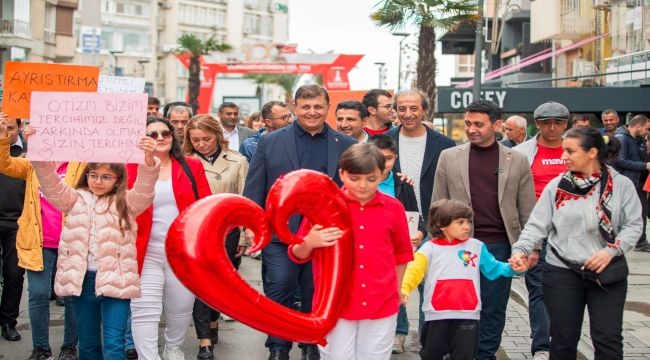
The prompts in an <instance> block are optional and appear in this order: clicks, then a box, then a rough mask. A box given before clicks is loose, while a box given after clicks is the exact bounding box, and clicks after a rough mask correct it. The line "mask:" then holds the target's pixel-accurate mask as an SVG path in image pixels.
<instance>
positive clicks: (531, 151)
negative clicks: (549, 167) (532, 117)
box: [512, 134, 539, 165]
mask: <svg viewBox="0 0 650 360" xmlns="http://www.w3.org/2000/svg"><path fill="white" fill-rule="evenodd" d="M538 137H539V134H537V135H535V136H533V137H532V138H530V139H529V140H526V141H524V142H522V143H521V144H519V145H517V146H515V147H513V148H512V149H513V150H516V151H518V152H520V153H522V154H524V155H526V158H527V159H528V163H529V164H531V165H532V163H533V160H535V155H536V154H537V149H538V148H537V138H538Z"/></svg>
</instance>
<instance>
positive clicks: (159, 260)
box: [128, 116, 210, 360]
mask: <svg viewBox="0 0 650 360" xmlns="http://www.w3.org/2000/svg"><path fill="white" fill-rule="evenodd" d="M173 134H174V127H173V126H172V125H171V124H170V123H169V121H168V120H167V119H165V118H162V117H157V116H149V117H148V118H147V128H146V136H148V137H150V138H153V139H154V140H156V149H155V150H154V155H155V156H156V157H158V158H159V159H160V176H159V178H158V181H157V182H156V186H155V192H154V200H153V204H152V205H151V206H150V207H149V208H148V209H147V210H145V211H144V212H143V213H142V214H141V215H140V216H138V217H137V218H136V221H137V224H138V237H137V242H136V245H137V250H138V269H139V270H140V277H141V280H140V282H141V292H142V295H141V296H140V297H139V298H135V299H133V300H132V301H131V313H132V322H131V329H132V332H133V340H134V342H135V347H136V350H137V352H138V356H139V359H145V360H157V359H159V356H158V324H159V323H160V316H161V314H162V311H163V308H164V309H165V315H166V317H167V318H166V326H165V349H164V352H163V359H165V360H178V359H184V358H185V357H184V355H183V352H182V351H181V348H180V347H181V345H182V344H183V341H184V340H185V334H186V333H187V329H188V327H189V324H190V321H191V320H192V307H193V305H194V294H192V293H191V292H190V291H189V290H188V289H187V288H186V287H185V286H184V285H183V284H181V283H180V281H179V280H178V279H177V278H176V276H175V275H174V273H173V271H172V269H171V268H170V267H169V263H168V261H167V257H166V255H165V239H166V238H167V231H168V230H169V226H170V225H171V223H172V221H174V219H175V218H176V217H177V216H178V214H180V213H181V212H182V211H183V210H185V208H187V207H188V206H189V205H191V204H192V203H193V202H194V201H196V200H198V199H200V198H202V197H205V196H208V195H210V186H209V184H208V181H207V179H206V177H205V172H204V169H203V165H201V162H200V161H199V160H198V159H194V158H186V157H185V156H183V153H182V150H181V146H180V144H179V143H178V142H177V141H176V139H175V138H174V136H173ZM136 176H137V167H136V166H135V165H129V166H128V179H129V186H131V185H132V184H133V181H134V180H135V179H136Z"/></svg>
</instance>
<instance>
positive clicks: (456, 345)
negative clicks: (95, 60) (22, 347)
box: [0, 85, 650, 360]
mask: <svg viewBox="0 0 650 360" xmlns="http://www.w3.org/2000/svg"><path fill="white" fill-rule="evenodd" d="M329 106H330V99H329V95H328V93H327V91H326V90H325V89H324V88H323V87H321V86H319V85H304V86H301V87H300V88H298V90H297V91H296V93H295V97H294V102H293V103H292V104H286V103H284V102H282V101H270V102H268V103H266V104H264V105H263V106H262V107H261V109H259V110H260V111H259V112H256V113H254V114H252V115H251V116H250V117H248V118H247V119H245V121H243V122H242V121H241V119H240V114H239V108H238V106H237V104H234V103H231V102H224V103H222V104H220V106H219V107H218V113H217V114H216V116H212V115H210V114H195V113H194V109H193V108H192V107H191V106H190V105H189V104H187V103H185V102H182V101H179V102H173V103H170V104H167V105H165V106H164V107H163V108H162V109H161V104H160V102H159V101H158V100H157V99H156V98H150V100H149V106H148V110H147V121H146V132H145V136H144V137H143V138H142V139H141V140H140V143H139V148H140V149H141V150H142V151H143V152H144V154H145V157H144V158H145V162H144V163H143V164H139V165H136V164H112V163H111V164H107V163H77V162H56V163H54V162H52V163H49V162H30V161H29V160H28V159H27V158H26V157H25V152H26V147H27V144H28V140H29V137H30V136H38V129H34V128H33V127H31V126H29V125H26V126H24V125H25V124H23V122H22V120H21V119H17V118H10V117H7V116H6V115H4V114H0V188H2V189H3V194H4V195H3V201H2V203H1V204H0V238H1V240H2V243H1V246H2V276H3V284H4V285H3V289H2V298H1V301H0V329H1V334H2V336H3V337H4V338H5V339H6V340H9V341H20V340H21V334H20V333H19V332H18V330H17V329H16V323H17V321H16V319H17V317H18V312H19V304H20V300H21V296H22V291H23V283H24V275H25V273H26V274H27V280H28V289H27V290H28V299H27V303H28V311H29V320H30V329H31V332H32V342H33V351H32V354H31V355H27V354H25V356H26V357H27V356H29V359H30V360H49V359H53V358H54V351H53V348H52V346H51V345H52V344H50V341H49V316H50V313H49V302H50V300H51V299H52V298H53V294H56V295H57V296H60V297H62V300H63V301H62V305H63V306H65V321H64V328H65V331H64V338H63V342H62V344H60V345H61V349H60V351H59V356H58V359H63V360H72V359H83V360H86V359H87V360H96V359H110V360H114V359H115V360H119V359H147V360H156V359H160V358H161V355H160V354H159V350H158V344H159V342H160V343H163V344H164V346H163V351H162V359H165V360H178V359H185V356H186V354H184V353H183V351H182V349H181V345H182V344H183V343H184V342H185V341H186V337H187V330H188V329H189V327H190V323H191V322H193V323H194V327H195V330H196V336H197V342H198V352H197V354H196V357H197V360H210V359H214V356H215V355H214V354H215V351H217V350H216V348H215V346H216V345H218V342H219V322H218V319H219V317H220V316H225V315H222V314H220V313H219V312H218V310H217V309H212V308H210V307H209V306H208V305H206V304H205V303H203V302H202V301H201V299H198V298H195V296H194V294H192V293H191V292H190V291H189V290H188V289H187V288H186V287H185V286H184V285H183V284H182V283H181V281H179V279H178V278H177V277H176V276H175V274H174V272H173V271H172V269H171V268H170V266H169V261H168V259H167V256H166V254H165V240H166V236H167V232H168V230H169V227H170V225H171V223H172V222H173V220H174V219H175V218H176V217H177V216H178V215H179V214H180V213H181V212H183V210H185V209H186V208H187V207H188V206H190V205H191V204H192V203H194V202H195V201H197V200H199V199H201V198H204V197H207V196H210V195H212V194H220V193H231V194H240V195H243V196H245V197H247V198H249V199H251V200H252V201H254V202H255V203H257V204H258V205H260V206H261V207H262V208H264V206H265V204H266V198H267V195H268V192H269V189H270V188H271V186H272V185H273V183H274V182H275V181H276V180H277V179H278V178H280V177H281V176H282V175H284V174H286V173H288V172H291V171H294V170H298V169H310V170H314V171H318V172H321V173H324V174H327V175H328V176H329V177H330V178H331V179H332V180H333V181H334V182H335V183H337V184H338V185H339V186H341V188H342V194H343V195H344V196H345V198H346V201H347V203H348V207H349V209H350V216H351V220H352V232H353V235H354V236H353V242H354V256H355V270H354V271H353V274H351V276H352V278H353V286H352V290H351V292H350V296H349V299H348V302H347V303H346V305H345V306H344V308H343V311H342V315H341V318H340V319H339V320H338V322H337V324H336V326H335V328H334V329H333V330H332V331H331V332H330V334H329V335H328V336H327V338H326V340H327V345H326V346H317V345H315V344H311V343H300V344H298V347H299V348H300V349H301V354H302V359H305V360H314V359H336V360H339V359H373V360H374V359H388V358H390V356H391V354H395V353H402V352H404V351H405V337H406V335H407V334H408V332H409V321H408V317H407V316H406V310H405V307H404V305H406V303H407V302H408V301H409V298H410V297H411V292H412V291H414V290H415V289H418V292H419V308H420V312H419V323H418V327H417V328H418V332H419V337H420V342H421V345H422V346H421V350H420V355H421V357H422V359H443V358H451V359H481V360H482V359H496V353H497V350H498V349H499V346H500V343H501V336H502V333H503V329H504V326H505V323H506V307H507V303H508V299H509V293H510V286H511V279H512V277H514V276H524V277H525V283H526V286H527V288H528V293H529V316H530V335H531V338H532V343H531V355H533V357H534V359H537V360H544V359H549V358H551V359H575V358H576V353H577V344H578V340H579V338H580V333H581V329H582V327H581V325H582V321H583V314H584V310H585V307H586V308H587V309H588V311H589V315H590V322H591V338H592V341H593V344H594V348H595V352H596V358H599V359H621V358H623V342H622V335H621V333H622V320H623V308H624V304H625V296H626V292H627V275H628V269H627V264H626V260H625V254H626V253H627V252H628V251H630V250H633V249H634V250H637V251H643V252H648V251H650V245H649V244H648V242H647V239H646V234H645V223H646V217H647V216H648V214H647V208H648V196H647V192H646V191H645V190H644V185H646V180H647V179H648V169H650V154H649V146H648V144H649V143H648V142H650V138H647V137H648V136H649V135H648V130H649V128H650V122H648V119H647V118H646V117H645V116H644V115H636V116H633V117H630V119H629V121H628V122H627V124H621V121H620V119H619V117H618V114H617V113H616V111H614V110H612V109H608V110H605V111H603V113H602V123H603V128H600V129H599V128H597V127H596V126H594V125H596V123H597V122H596V119H595V118H592V117H590V116H586V115H581V114H576V115H574V116H573V117H571V113H570V111H569V109H568V108H567V107H566V106H564V105H563V104H561V103H558V102H553V101H549V102H546V103H543V104H541V105H540V106H539V107H538V108H537V109H536V110H535V112H534V113H533V117H532V122H531V121H529V120H527V119H526V118H525V117H524V116H522V115H518V114H514V115H512V116H510V117H508V118H507V119H502V111H501V109H500V108H499V107H498V106H497V105H496V104H495V103H493V102H491V101H487V100H475V101H473V102H472V103H471V104H469V105H468V106H467V107H466V109H465V113H464V128H465V134H466V136H467V140H468V141H467V142H465V143H463V144H460V145H457V144H456V142H454V141H453V140H452V139H450V138H449V137H447V136H445V135H444V134H442V133H440V132H438V131H436V130H434V129H433V127H432V126H431V124H427V121H428V120H427V119H428V115H429V113H430V112H431V108H430V104H429V103H428V101H427V98H426V97H425V96H424V95H423V94H422V93H421V92H420V91H417V90H404V91H400V92H397V93H396V94H391V93H389V92H387V91H385V90H381V89H373V90H370V91H368V92H367V93H366V94H365V96H364V97H363V99H362V100H361V101H356V100H347V101H343V102H340V103H338V104H336V106H335V114H334V115H335V119H336V128H333V127H331V126H330V125H329V124H328V122H327V121H326V119H327V115H328V111H329ZM529 124H530V125H529ZM533 125H534V128H536V130H537V131H532V132H535V133H536V134H535V135H533V134H531V132H530V131H529V130H530V128H531V127H533ZM504 135H505V136H504ZM648 186H649V185H646V189H647V188H648ZM594 209H595V210H594ZM405 211H408V212H414V213H419V217H418V219H417V230H415V231H409V228H408V226H407V219H406V216H405ZM323 225H324V224H311V223H309V222H308V221H307V220H305V219H302V218H301V217H299V216H296V217H292V218H291V219H290V223H289V227H290V228H291V230H292V231H294V232H295V233H298V234H300V235H301V236H302V237H303V238H304V242H303V243H302V244H299V245H291V246H289V245H287V244H285V243H283V242H281V241H280V240H279V239H277V238H276V237H273V239H272V240H271V242H270V243H269V244H268V245H267V246H266V247H265V248H264V249H263V250H262V253H261V255H260V257H261V260H262V265H261V272H262V282H263V291H264V294H265V295H266V296H267V297H269V298H270V299H272V300H273V301H275V302H277V303H279V304H282V305H284V306H286V307H290V308H295V309H297V310H299V311H303V312H310V311H311V307H312V298H313V294H314V291H315V290H316V289H314V275H315V274H316V275H317V274H318V268H319V264H318V263H317V261H316V260H314V261H312V260H311V259H312V255H313V252H314V251H318V249H319V248H321V247H328V246H333V245H334V244H336V243H337V241H339V239H340V238H341V237H342V234H343V230H344V229H339V228H336V227H324V226H323ZM254 236H255V234H254V233H253V232H252V231H250V230H248V229H244V228H241V227H236V228H235V229H233V230H232V231H231V232H230V233H229V234H228V235H227V236H226V239H225V241H224V243H225V247H226V252H227V254H228V258H229V260H230V262H231V263H232V265H233V267H234V268H235V269H237V268H238V267H239V264H240V263H241V257H242V256H243V255H244V254H246V250H247V248H248V246H249V244H250V242H251V239H252V238H253V237H254ZM163 310H164V314H165V317H166V318H165V328H164V335H163V337H164V339H159V336H158V328H159V324H160V321H161V316H162V314H163ZM57 345H59V344H57ZM265 346H266V347H267V348H268V351H269V357H268V358H269V359H270V360H288V359H289V352H290V351H291V348H292V346H293V344H292V342H291V341H288V340H286V339H281V338H276V337H273V336H268V338H267V340H266V343H265ZM187 355H189V354H187Z"/></svg>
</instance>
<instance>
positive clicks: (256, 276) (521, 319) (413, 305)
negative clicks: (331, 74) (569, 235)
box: [0, 252, 650, 360]
mask: <svg viewBox="0 0 650 360" xmlns="http://www.w3.org/2000/svg"><path fill="white" fill-rule="evenodd" d="M628 263H629V266H630V277H629V278H628V281H629V286H628V295H627V302H626V307H625V308H626V311H625V314H624V324H623V327H624V330H623V337H624V340H623V341H624V351H625V359H630V360H637V359H650V300H649V295H650V253H638V252H632V253H630V254H629V255H628ZM240 273H241V275H242V277H243V278H244V279H246V281H248V282H249V283H250V284H251V285H252V286H254V287H255V288H257V289H261V280H260V262H259V261H257V260H253V259H251V258H249V257H246V258H244V260H243V262H242V265H241V267H240ZM26 288H27V283H26V282H25V289H26ZM22 300H23V301H22V303H21V308H20V310H21V311H20V316H19V318H18V326H17V329H18V331H19V332H20V333H21V334H22V340H21V341H18V342H8V341H6V340H5V339H4V338H0V359H1V360H25V359H27V358H28V357H29V355H30V353H31V350H32V339H31V332H30V327H29V316H28V312H27V293H26V290H25V291H24V293H23V299H22ZM411 300H412V301H410V302H409V305H408V307H407V312H408V314H409V319H410V325H411V326H410V333H409V336H408V337H407V340H406V352H405V353H404V354H400V355H393V356H392V359H394V360H407V359H409V360H411V359H419V355H418V350H419V342H418V337H417V317H418V311H417V296H413V297H412V298H411ZM525 304H527V293H526V287H525V285H524V282H523V278H517V279H514V281H513V290H512V292H511V297H510V301H509V303H508V312H507V321H506V327H505V330H504V332H503V340H502V342H501V349H500V350H499V353H498V359H500V360H503V359H512V360H521V359H532V355H531V354H530V337H529V335H530V327H529V322H528V311H527V307H526V306H527V305H525ZM50 311H51V321H50V346H51V347H52V349H53V351H54V354H55V355H56V356H58V350H59V348H60V346H61V342H62V339H63V307H59V306H56V305H55V303H54V301H52V302H51V305H50ZM220 321H221V323H220V324H219V329H220V331H219V344H218V345H217V346H216V348H215V358H216V359H218V360H225V359H235V360H265V359H267V357H268V352H267V350H266V348H265V347H264V340H265V338H266V336H265V335H264V334H262V333H260V332H258V331H256V330H253V329H251V328H249V327H247V326H245V325H243V324H241V323H238V322H224V321H222V320H220ZM163 327H164V324H162V325H161V328H160V332H159V339H163V335H162V330H163ZM588 328H589V327H588V318H587V317H585V322H584V326H583V329H584V330H583V336H582V340H581V342H580V347H579V350H580V352H581V354H582V355H583V356H584V357H583V358H584V359H593V358H594V355H593V347H592V346H591V341H590V338H589V335H588V333H589V330H588ZM183 351H184V353H185V356H186V359H188V360H190V359H195V358H196V354H197V352H198V342H197V340H196V333H195V332H194V328H193V327H190V329H189V330H188V333H187V340H186V341H185V343H184V345H183ZM160 353H161V354H162V346H161V348H160ZM291 359H300V350H299V349H297V348H294V350H293V351H292V352H291ZM106 360H110V359H106Z"/></svg>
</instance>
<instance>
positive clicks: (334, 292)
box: [166, 170, 354, 345]
mask: <svg viewBox="0 0 650 360" xmlns="http://www.w3.org/2000/svg"><path fill="white" fill-rule="evenodd" d="M266 208H267V212H264V210H262V208H260V207H259V206H258V205H257V204H255V203H254V202H253V201H251V200H249V199H247V198H244V197H242V196H239V195H233V194H219V195H213V196H210V197H207V198H205V199H202V200H199V201H197V202H196V203H194V204H193V205H192V206H190V207H188V208H187V209H186V210H185V211H183V213H181V214H180V215H179V216H178V217H177V218H176V220H175V221H174V223H173V224H172V226H171V227H170V230H169V234H168V235H167V242H166V251H167V258H168V259H169V264H170V265H171V267H172V270H173V271H174V273H175V274H176V276H177V277H178V279H179V280H180V281H181V282H182V283H183V284H184V285H185V286H186V287H187V288H188V289H190V291H192V292H193V293H194V294H195V295H196V296H197V297H199V298H200V299H202V300H203V301H204V302H205V303H206V304H208V305H210V306H211V307H213V308H215V309H218V310H219V311H221V312H223V313H225V314H227V315H229V316H231V317H232V318H234V319H236V320H238V321H240V322H242V323H244V324H246V325H248V326H251V327H253V328H255V329H257V330H260V331H262V332H264V333H267V334H269V335H272V336H275V337H279V338H283V339H286V340H290V341H296V342H303V343H317V344H321V345H325V336H326V335H327V334H328V333H329V332H330V331H331V330H332V328H334V326H335V325H336V322H337V321H338V318H339V316H340V314H341V311H342V310H343V308H344V306H345V305H346V303H347V294H348V293H349V291H348V290H349V287H350V286H351V284H352V277H351V276H350V274H351V273H352V272H353V266H354V264H353V262H354V259H353V254H354V243H353V239H352V227H351V226H352V222H351V220H350V213H349V209H348V206H347V202H346V201H345V196H344V195H343V193H342V192H341V190H340V189H339V188H338V187H337V186H336V184H335V183H334V182H333V181H332V180H331V179H330V178H329V177H327V176H326V175H324V174H322V173H319V172H316V171H311V170H298V171H294V172H292V173H289V174H286V175H284V176H283V177H280V178H279V179H278V180H277V181H276V183H275V184H274V185H273V186H272V187H271V189H270V191H269V194H268V196H267V202H266ZM295 214H302V215H304V216H305V218H307V220H309V221H310V222H311V223H312V224H320V225H323V226H325V227H330V226H337V227H339V228H341V229H342V230H344V231H345V232H344V235H343V237H342V238H341V239H340V240H339V241H338V242H337V244H336V245H334V246H332V247H326V248H321V249H317V250H315V251H314V252H313V258H314V261H315V262H318V263H319V266H318V267H317V269H319V272H318V273H317V274H314V275H315V276H314V278H315V279H316V281H317V282H316V283H315V284H314V288H315V291H314V298H313V302H312V312H311V313H302V312H298V311H295V310H292V309H289V308H287V307H285V306H282V305H280V304H278V303H276V302H274V301H272V300H270V299H269V298H267V297H266V296H264V295H262V294H260V293H259V292H258V291H257V290H255V289H254V288H253V287H251V286H250V285H249V284H248V283H246V282H245V281H244V280H243V279H242V278H241V277H240V276H239V274H238V273H237V271H236V270H235V269H234V268H233V266H232V264H231V263H230V261H229V260H228V256H227V255H226V250H225V239H226V234H228V233H229V232H230V231H231V230H232V229H233V228H235V227H237V226H243V227H245V228H248V229H251V230H252V231H253V232H254V233H255V239H254V241H253V246H252V247H251V250H250V251H257V250H258V249H261V248H264V247H265V246H266V245H267V244H268V243H269V241H271V228H273V230H275V232H276V233H277V234H278V237H279V239H280V240H281V241H282V242H284V243H287V244H299V243H301V242H302V239H301V238H300V237H297V236H295V235H294V234H292V233H291V231H290V230H289V227H288V223H289V218H290V217H291V216H293V215H295ZM315 269H316V268H315Z"/></svg>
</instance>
